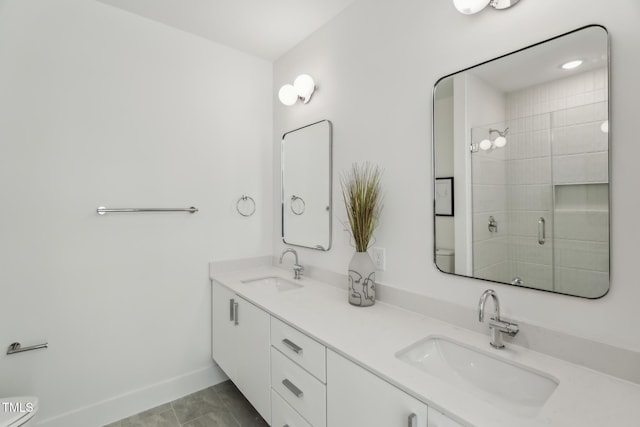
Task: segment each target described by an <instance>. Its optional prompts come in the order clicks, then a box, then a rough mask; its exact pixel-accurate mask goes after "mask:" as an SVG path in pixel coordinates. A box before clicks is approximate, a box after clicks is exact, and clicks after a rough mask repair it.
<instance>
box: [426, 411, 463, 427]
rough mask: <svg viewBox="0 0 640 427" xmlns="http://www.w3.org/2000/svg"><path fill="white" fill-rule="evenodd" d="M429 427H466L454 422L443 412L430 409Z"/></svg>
mask: <svg viewBox="0 0 640 427" xmlns="http://www.w3.org/2000/svg"><path fill="white" fill-rule="evenodd" d="M427 426H428V427H464V426H463V425H462V424H460V423H459V422H457V421H454V420H452V419H451V418H449V417H448V416H446V415H445V414H443V413H442V412H440V411H438V410H435V409H433V408H429V423H428V424H427Z"/></svg>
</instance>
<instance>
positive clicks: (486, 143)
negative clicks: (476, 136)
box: [478, 139, 491, 151]
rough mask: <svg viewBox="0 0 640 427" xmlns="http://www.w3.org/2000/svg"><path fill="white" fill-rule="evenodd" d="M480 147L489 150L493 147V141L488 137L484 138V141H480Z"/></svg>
mask: <svg viewBox="0 0 640 427" xmlns="http://www.w3.org/2000/svg"><path fill="white" fill-rule="evenodd" d="M478 147H480V149H481V150H483V151H487V150H488V149H490V148H491V141H489V140H488V139H483V140H482V141H480V144H479V145H478Z"/></svg>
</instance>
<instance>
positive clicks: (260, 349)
mask: <svg viewBox="0 0 640 427" xmlns="http://www.w3.org/2000/svg"><path fill="white" fill-rule="evenodd" d="M212 289H213V292H212V297H213V316H212V321H213V325H212V331H213V342H212V355H213V359H214V360H215V361H216V363H217V364H218V365H219V366H220V367H221V368H222V370H223V371H224V372H225V373H226V374H227V376H229V378H230V379H231V380H232V381H233V382H234V384H235V385H236V386H237V387H238V389H239V390H240V391H241V392H242V394H244V396H245V397H246V398H247V400H249V402H251V404H252V405H253V406H254V408H256V410H257V411H258V412H259V413H260V415H261V416H262V417H263V418H264V419H265V420H266V421H267V422H268V423H270V421H271V381H270V379H271V378H270V354H269V352H270V346H271V343H270V338H269V337H270V318H271V316H270V315H269V314H268V313H267V312H265V311H263V310H261V309H260V308H258V307H256V306H255V305H253V304H251V303H250V302H248V301H247V300H245V299H243V298H241V297H239V296H238V295H236V294H234V293H233V292H232V291H230V290H229V289H227V288H225V287H224V286H222V285H220V284H219V283H217V282H216V281H213V286H212Z"/></svg>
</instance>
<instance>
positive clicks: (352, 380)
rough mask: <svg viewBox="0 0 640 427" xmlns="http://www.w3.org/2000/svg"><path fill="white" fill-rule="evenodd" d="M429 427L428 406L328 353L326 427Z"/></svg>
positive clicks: (338, 356) (353, 364)
mask: <svg viewBox="0 0 640 427" xmlns="http://www.w3.org/2000/svg"><path fill="white" fill-rule="evenodd" d="M427 425H428V424H427V405H426V404H424V403H423V402H420V401H419V400H417V399H415V398H413V397H411V396H409V395H408V394H406V393H405V392H403V391H401V390H400V389H398V388H396V387H394V386H392V385H391V384H389V383H388V382H386V381H384V380H382V379H380V378H379V377H377V376H375V375H374V374H372V373H370V372H369V371H367V370H365V369H364V368H362V367H360V366H358V365H356V364H355V363H353V362H351V361H350V360H347V359H346V358H344V357H342V356H340V355H339V354H337V353H335V352H333V351H331V350H327V427H343V426H367V427H406V426H409V427H427ZM429 426H430V424H429ZM438 427H440V426H438ZM442 427H448V426H445V425H443V426H442Z"/></svg>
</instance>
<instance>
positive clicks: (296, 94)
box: [278, 74, 316, 106]
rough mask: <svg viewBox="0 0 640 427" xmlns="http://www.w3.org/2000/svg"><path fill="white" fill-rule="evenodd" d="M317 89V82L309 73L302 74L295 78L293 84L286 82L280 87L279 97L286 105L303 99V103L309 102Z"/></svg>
mask: <svg viewBox="0 0 640 427" xmlns="http://www.w3.org/2000/svg"><path fill="white" fill-rule="evenodd" d="M315 90H316V83H315V82H314V81H313V78H312V77H311V76H310V75H308V74H300V75H299V76H298V77H296V79H295V80H294V82H293V84H292V85H290V84H286V85H284V86H282V87H281V88H280V91H279V92H278V98H279V99H280V102H282V103H283V104H284V105H287V106H291V105H293V104H295V103H296V101H298V99H299V100H301V101H302V103H303V104H307V103H308V102H309V101H310V100H311V95H313V92H314V91H315Z"/></svg>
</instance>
